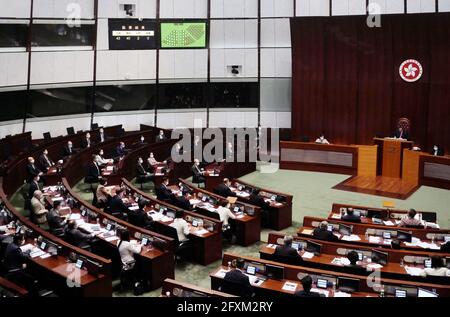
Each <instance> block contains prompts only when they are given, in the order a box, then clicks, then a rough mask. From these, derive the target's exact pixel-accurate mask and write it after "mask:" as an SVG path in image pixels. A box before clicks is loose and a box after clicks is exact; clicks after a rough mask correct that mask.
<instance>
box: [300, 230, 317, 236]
mask: <svg viewBox="0 0 450 317" xmlns="http://www.w3.org/2000/svg"><path fill="white" fill-rule="evenodd" d="M313 231H314V230H313V229H303V231H302V234H308V235H312V233H313Z"/></svg>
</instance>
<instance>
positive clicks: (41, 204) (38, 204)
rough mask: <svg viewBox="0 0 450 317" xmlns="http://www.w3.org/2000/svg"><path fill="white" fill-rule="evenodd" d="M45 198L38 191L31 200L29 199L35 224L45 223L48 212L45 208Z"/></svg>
mask: <svg viewBox="0 0 450 317" xmlns="http://www.w3.org/2000/svg"><path fill="white" fill-rule="evenodd" d="M45 205H46V203H45V198H44V195H43V194H42V192H41V191H40V190H36V191H34V194H33V198H31V211H32V213H33V220H34V222H35V223H37V224H43V223H46V222H47V213H48V210H47V208H46V207H45Z"/></svg>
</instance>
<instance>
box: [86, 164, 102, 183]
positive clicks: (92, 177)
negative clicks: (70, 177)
mask: <svg viewBox="0 0 450 317" xmlns="http://www.w3.org/2000/svg"><path fill="white" fill-rule="evenodd" d="M99 177H100V168H99V167H98V165H97V163H94V162H91V163H90V164H89V167H88V170H87V174H86V182H98V178H99Z"/></svg>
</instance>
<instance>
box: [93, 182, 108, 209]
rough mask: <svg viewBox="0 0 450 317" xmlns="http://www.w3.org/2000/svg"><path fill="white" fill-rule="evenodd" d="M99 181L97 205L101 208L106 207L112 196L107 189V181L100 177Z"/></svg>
mask: <svg viewBox="0 0 450 317" xmlns="http://www.w3.org/2000/svg"><path fill="white" fill-rule="evenodd" d="M98 182H99V184H98V186H97V189H96V192H95V194H96V196H97V206H98V207H99V208H105V207H106V205H107V204H108V201H109V200H110V198H111V196H110V195H109V192H108V191H107V190H106V186H107V181H106V179H104V178H100V180H99V181H98Z"/></svg>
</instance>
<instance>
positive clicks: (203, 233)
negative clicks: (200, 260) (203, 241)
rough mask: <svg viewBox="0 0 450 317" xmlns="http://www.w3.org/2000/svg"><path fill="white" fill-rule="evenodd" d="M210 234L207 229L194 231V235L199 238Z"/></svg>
mask: <svg viewBox="0 0 450 317" xmlns="http://www.w3.org/2000/svg"><path fill="white" fill-rule="evenodd" d="M208 232H209V231H208V230H206V229H200V230H196V231H194V233H195V234H196V235H198V236H202V235H205V234H207V233H208Z"/></svg>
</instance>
